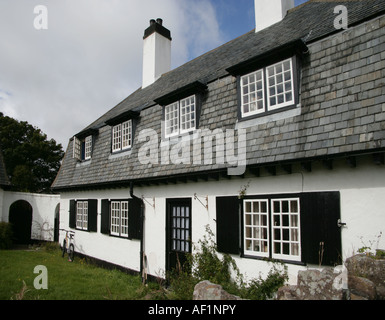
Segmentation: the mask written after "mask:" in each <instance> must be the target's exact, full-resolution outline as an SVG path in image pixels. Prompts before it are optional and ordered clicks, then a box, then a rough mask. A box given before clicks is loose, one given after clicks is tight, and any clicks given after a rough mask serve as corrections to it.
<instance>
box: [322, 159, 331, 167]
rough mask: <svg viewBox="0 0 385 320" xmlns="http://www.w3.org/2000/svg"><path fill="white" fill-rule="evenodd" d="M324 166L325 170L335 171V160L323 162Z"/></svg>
mask: <svg viewBox="0 0 385 320" xmlns="http://www.w3.org/2000/svg"><path fill="white" fill-rule="evenodd" d="M322 164H323V165H324V167H325V168H327V169H329V170H333V160H332V159H325V160H323V161H322Z"/></svg>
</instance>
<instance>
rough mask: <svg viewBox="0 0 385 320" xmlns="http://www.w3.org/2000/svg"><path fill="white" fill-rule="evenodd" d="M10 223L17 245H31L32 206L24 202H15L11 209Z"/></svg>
mask: <svg viewBox="0 0 385 320" xmlns="http://www.w3.org/2000/svg"><path fill="white" fill-rule="evenodd" d="M9 222H10V223H11V224H12V229H13V238H14V239H13V242H14V243H15V244H29V243H31V228H32V206H31V205H30V204H29V203H28V202H27V201H24V200H19V201H16V202H14V203H13V204H12V205H11V207H10V208H9Z"/></svg>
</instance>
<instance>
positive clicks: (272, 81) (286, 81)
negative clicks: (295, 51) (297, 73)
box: [240, 57, 295, 118]
mask: <svg viewBox="0 0 385 320" xmlns="http://www.w3.org/2000/svg"><path fill="white" fill-rule="evenodd" d="M287 63H289V65H290V70H286V71H284V70H283V66H284V65H285V64H287ZM281 69H282V70H283V71H282V70H281ZM253 77H254V78H255V80H254V81H250V80H251V78H253ZM257 77H259V78H260V79H259V80H258V79H257ZM278 81H280V82H278ZM261 82H262V87H261V86H259V87H258V83H259V84H260V83H261ZM240 90H241V92H240V95H241V116H242V118H245V117H249V116H253V115H258V114H264V113H266V112H269V111H275V110H278V109H281V108H284V107H287V106H291V105H294V104H295V81H294V63H293V57H291V58H288V59H285V60H283V61H280V62H277V63H274V64H272V65H269V66H267V67H265V68H262V69H259V70H256V71H253V72H251V73H249V74H246V75H244V76H242V77H241V78H240ZM286 95H288V96H286ZM289 95H291V97H290V99H288V97H289ZM278 96H282V97H283V98H284V101H283V102H281V103H276V104H272V103H271V102H272V101H271V99H273V98H276V99H278ZM252 103H255V104H256V105H255V106H256V108H255V109H254V110H253V111H250V106H251V105H252ZM258 103H259V104H262V105H263V107H261V105H260V106H259V108H258ZM245 107H248V111H246V112H245Z"/></svg>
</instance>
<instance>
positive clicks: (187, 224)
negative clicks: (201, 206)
mask: <svg viewBox="0 0 385 320" xmlns="http://www.w3.org/2000/svg"><path fill="white" fill-rule="evenodd" d="M171 229H172V231H171V232H172V236H171V241H172V244H171V249H172V250H173V251H179V252H189V251H190V250H191V248H190V242H191V234H190V232H191V216H190V207H189V206H174V207H173V208H172V227H171Z"/></svg>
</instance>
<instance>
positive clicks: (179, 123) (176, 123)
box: [164, 95, 196, 138]
mask: <svg viewBox="0 0 385 320" xmlns="http://www.w3.org/2000/svg"><path fill="white" fill-rule="evenodd" d="M195 101H196V99H195V95H193V96H190V97H188V98H185V99H182V100H180V101H177V102H174V103H172V104H170V105H168V106H166V107H165V109H164V114H165V137H166V138H169V137H173V136H177V135H179V134H183V133H186V132H190V131H194V130H195V129H196V104H195Z"/></svg>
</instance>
